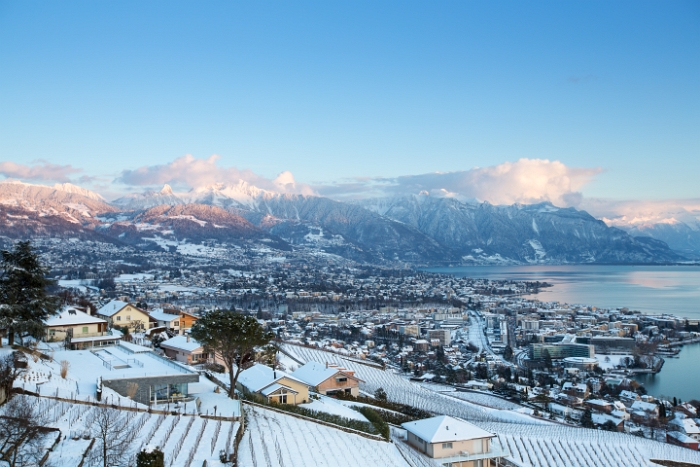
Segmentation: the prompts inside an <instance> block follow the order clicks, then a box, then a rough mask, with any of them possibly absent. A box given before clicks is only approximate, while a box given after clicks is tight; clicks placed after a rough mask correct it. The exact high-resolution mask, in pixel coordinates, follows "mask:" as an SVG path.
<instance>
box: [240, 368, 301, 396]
mask: <svg viewBox="0 0 700 467" xmlns="http://www.w3.org/2000/svg"><path fill="white" fill-rule="evenodd" d="M284 378H286V379H289V380H292V381H297V382H299V383H301V384H308V383H306V382H304V381H301V380H299V379H298V378H294V377H292V376H289V375H288V374H286V373H283V372H281V371H279V370H276V371H275V370H273V369H272V368H270V367H269V366H266V365H261V364H259V363H256V364H255V365H253V366H251V367H250V368H248V369H247V370H243V371H241V374H240V375H239V376H238V382H239V383H241V385H243V386H245V387H246V388H247V389H248V390H249V391H252V392H258V391H260V390H262V389H265V388H267V387H268V386H270V385H273V384H275V383H277V382H278V381H280V380H281V379H284ZM285 387H286V386H285Z"/></svg>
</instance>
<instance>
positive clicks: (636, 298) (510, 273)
mask: <svg viewBox="0 0 700 467" xmlns="http://www.w3.org/2000/svg"><path fill="white" fill-rule="evenodd" d="M428 271H431V272H440V273H444V274H452V275H455V276H463V277H474V278H486V279H501V280H526V281H540V282H548V283H550V284H553V287H549V288H546V289H542V291H541V292H540V293H539V294H536V295H531V296H529V297H530V298H537V299H539V300H542V301H547V302H548V301H558V302H564V303H570V304H580V305H591V306H596V307H599V308H620V307H627V308H629V309H631V310H639V311H642V312H645V313H672V314H674V315H678V316H682V317H686V318H695V319H700V267H698V266H593V265H575V266H512V267H511V266H470V267H458V268H432V269H428Z"/></svg>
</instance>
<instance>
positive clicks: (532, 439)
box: [478, 422, 700, 467]
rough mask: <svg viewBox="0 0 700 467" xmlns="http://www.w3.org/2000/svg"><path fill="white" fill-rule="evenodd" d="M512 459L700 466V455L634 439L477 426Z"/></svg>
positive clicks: (586, 465)
mask: <svg viewBox="0 0 700 467" xmlns="http://www.w3.org/2000/svg"><path fill="white" fill-rule="evenodd" d="M478 425H479V426H481V427H482V428H484V429H486V430H489V431H491V432H493V433H497V434H498V437H499V439H500V441H501V443H502V444H503V445H504V446H506V447H508V449H509V451H510V453H511V458H512V459H515V460H516V461H517V462H519V463H521V464H522V465H523V466H532V467H560V466H567V467H568V466H571V467H657V466H658V464H654V463H651V462H650V461H649V459H667V460H675V461H678V462H689V463H692V464H700V452H698V451H691V450H690V449H687V448H682V447H679V446H672V445H670V444H666V443H660V442H658V441H652V440H650V439H644V438H639V437H636V436H632V435H628V434H623V433H611V432H607V431H601V430H590V429H586V428H576V427H567V426H562V425H558V426H548V427H544V426H536V425H517V424H508V423H491V422H484V423H478Z"/></svg>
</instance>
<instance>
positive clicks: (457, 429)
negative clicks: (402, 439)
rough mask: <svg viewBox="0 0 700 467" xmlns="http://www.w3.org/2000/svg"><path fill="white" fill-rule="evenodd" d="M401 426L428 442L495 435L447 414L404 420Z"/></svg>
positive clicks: (445, 441)
mask: <svg viewBox="0 0 700 467" xmlns="http://www.w3.org/2000/svg"><path fill="white" fill-rule="evenodd" d="M401 426H402V427H404V428H405V429H406V431H409V432H411V433H413V434H414V435H416V436H417V437H419V438H420V439H422V440H424V441H426V442H428V443H448V442H452V441H466V440H470V439H482V438H493V437H494V436H496V435H494V434H493V433H491V432H488V431H486V430H482V429H481V428H479V427H478V426H476V425H473V424H471V423H469V422H465V421H464V420H460V419H458V418H454V417H450V416H449V415H441V416H439V417H432V418H426V419H423V420H416V421H415V422H406V423H403V424H402V425H401Z"/></svg>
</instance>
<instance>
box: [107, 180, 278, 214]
mask: <svg viewBox="0 0 700 467" xmlns="http://www.w3.org/2000/svg"><path fill="white" fill-rule="evenodd" d="M277 196H280V195H278V194H277V193H274V192H271V191H267V190H263V189H261V188H258V187H256V186H253V185H250V184H249V183H247V182H245V181H243V180H241V181H239V182H238V183H236V184H233V185H226V184H223V183H216V184H212V185H207V186H203V187H198V188H193V189H191V190H190V191H186V192H174V191H173V189H172V188H171V187H170V185H167V184H166V185H163V188H162V189H161V190H160V191H150V190H149V191H146V192H144V193H139V194H130V195H127V196H124V197H122V198H119V199H116V200H114V201H113V202H112V204H113V205H115V206H118V207H120V208H121V209H124V210H137V209H148V208H152V207H155V206H160V205H163V204H165V205H169V206H175V205H178V204H208V205H211V206H217V207H221V208H231V207H240V208H252V209H254V208H255V207H256V206H257V204H258V202H259V200H261V199H270V198H274V197H277Z"/></svg>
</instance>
